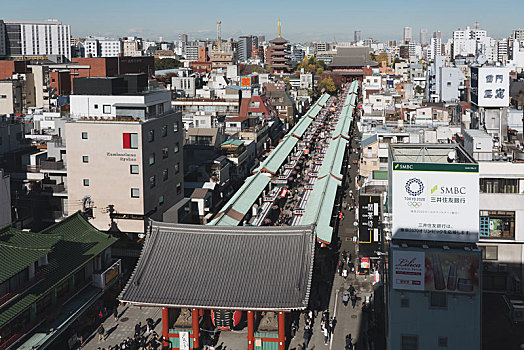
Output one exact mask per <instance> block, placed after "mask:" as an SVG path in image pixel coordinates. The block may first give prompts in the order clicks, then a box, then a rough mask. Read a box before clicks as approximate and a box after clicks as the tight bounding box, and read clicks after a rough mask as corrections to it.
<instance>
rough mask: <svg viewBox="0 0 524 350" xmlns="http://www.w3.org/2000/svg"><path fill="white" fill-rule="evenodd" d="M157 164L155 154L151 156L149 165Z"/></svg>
mask: <svg viewBox="0 0 524 350" xmlns="http://www.w3.org/2000/svg"><path fill="white" fill-rule="evenodd" d="M153 164H155V153H151V154H150V155H149V165H153Z"/></svg>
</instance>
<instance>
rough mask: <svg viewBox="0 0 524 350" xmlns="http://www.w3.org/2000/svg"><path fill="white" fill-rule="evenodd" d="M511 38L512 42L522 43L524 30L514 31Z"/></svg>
mask: <svg viewBox="0 0 524 350" xmlns="http://www.w3.org/2000/svg"><path fill="white" fill-rule="evenodd" d="M511 38H512V39H513V40H518V41H524V29H515V30H514V31H513V34H512V35H511Z"/></svg>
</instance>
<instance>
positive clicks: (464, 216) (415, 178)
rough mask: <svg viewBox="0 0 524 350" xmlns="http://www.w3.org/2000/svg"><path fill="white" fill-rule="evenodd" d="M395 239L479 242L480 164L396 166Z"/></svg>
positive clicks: (398, 164) (403, 164) (394, 169)
mask: <svg viewBox="0 0 524 350" xmlns="http://www.w3.org/2000/svg"><path fill="white" fill-rule="evenodd" d="M391 176H392V188H391V195H392V203H391V204H392V209H393V211H392V214H393V222H392V224H393V227H392V234H393V238H394V239H417V240H431V241H450V242H478V232H479V174H478V164H437V163H407V162H393V165H392V173H391Z"/></svg>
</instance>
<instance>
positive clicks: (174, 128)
mask: <svg viewBox="0 0 524 350" xmlns="http://www.w3.org/2000/svg"><path fill="white" fill-rule="evenodd" d="M173 131H174V132H178V122H175V123H174V124H173Z"/></svg>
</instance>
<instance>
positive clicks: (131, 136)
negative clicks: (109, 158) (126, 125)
mask: <svg viewBox="0 0 524 350" xmlns="http://www.w3.org/2000/svg"><path fill="white" fill-rule="evenodd" d="M123 147H124V148H125V149H137V148H138V134H137V133H128V132H125V133H123Z"/></svg>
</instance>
